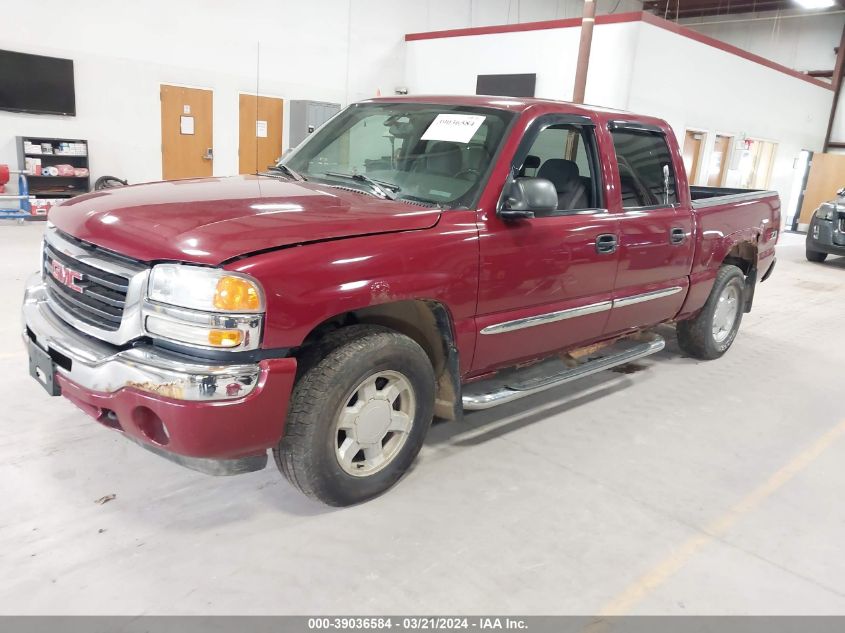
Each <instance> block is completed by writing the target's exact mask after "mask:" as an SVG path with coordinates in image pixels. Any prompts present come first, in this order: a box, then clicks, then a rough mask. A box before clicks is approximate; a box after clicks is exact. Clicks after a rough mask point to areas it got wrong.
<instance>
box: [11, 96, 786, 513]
mask: <svg viewBox="0 0 845 633" xmlns="http://www.w3.org/2000/svg"><path fill="white" fill-rule="evenodd" d="M779 226H780V203H779V200H778V197H777V194H776V193H774V192H769V191H746V190H729V189H716V188H706V187H690V186H688V183H687V178H686V175H685V170H684V166H683V161H682V157H681V153H680V151H679V149H678V145H677V142H676V140H675V135H674V134H673V133H672V130H671V129H670V128H669V126H668V125H667V124H666V123H665V122H664V121H662V120H659V119H656V118H652V117H647V116H638V115H634V114H630V113H627V112H620V111H613V110H605V109H600V108H593V107H584V106H577V105H573V104H569V103H563V102H554V101H545V100H540V99H511V98H495V97H407V98H389V99H388V98H381V99H374V100H370V101H365V102H362V103H357V104H354V105H352V106H350V107H348V108H347V109H345V110H344V111H342V112H341V113H340V114H338V115H337V116H335V117H334V118H333V119H331V120H330V121H329V122H328V123H326V124H325V125H324V126H323V127H321V128H320V129H319V130H317V131H316V132H315V133H313V134H312V135H311V136H310V137H309V138H308V139H307V140H306V142H304V143H303V144H301V145H300V146H299V147H297V148H296V149H295V150H294V151H293V152H292V153H290V154H289V155H288V156H286V157H285V158H284V159H283V160H282V161H281V162H280V163H279V164H278V165H274V166H271V167H268V169H267V171H266V172H265V173H261V174H256V175H248V176H237V177H231V178H205V179H195V180H181V181H171V182H156V183H150V184H143V185H137V186H129V187H124V188H119V189H111V190H104V191H98V192H95V193H91V194H88V195H83V196H79V197H76V198H73V199H72V200H69V201H68V202H65V203H64V204H62V205H60V206H59V207H56V208H55V209H53V210H52V212H51V214H50V222H49V224H48V226H47V229H46V232H45V236H44V243H43V254H42V269H41V270H40V271H39V272H38V273H37V274H35V275H34V276H33V277H32V278H31V279H30V280H29V281H28V284H27V289H26V294H25V298H24V302H23V320H24V324H25V329H24V340H25V343H26V345H27V347H28V350H29V357H30V371H31V374H32V375H33V376H34V377H35V378H36V379H37V380H38V381H39V382H40V383H41V384H42V385H43V386H44V387H45V388H46V389H47V391H48V392H49V393H50V394H52V395H63V396H64V397H65V398H67V399H68V400H70V401H71V402H73V403H74V404H76V405H77V406H78V407H79V408H81V409H82V410H83V411H85V412H86V413H88V414H89V415H90V416H92V417H93V418H94V419H95V420H97V421H98V422H100V423H101V424H102V425H104V426H107V427H110V428H112V429H115V430H118V431H120V432H122V433H123V434H124V435H125V436H126V437H127V438H129V439H131V440H134V441H135V442H138V443H139V444H141V445H143V446H144V447H146V448H148V449H150V450H152V451H154V452H156V453H158V454H160V455H162V456H165V457H167V458H169V459H171V460H173V461H176V462H178V463H181V464H183V465H185V466H188V467H190V468H194V469H197V470H200V471H203V472H207V473H212V474H233V473H240V472H247V471H253V470H257V469H260V468H263V467H264V466H265V465H266V463H267V460H268V452H270V451H272V454H273V456H274V458H275V461H276V464H277V465H278V467H279V469H280V470H281V471H282V473H283V474H284V475H285V476H286V477H287V479H288V480H290V482H291V483H292V484H293V485H294V486H295V487H297V488H298V489H299V490H301V491H302V492H304V493H306V494H308V495H310V496H312V497H315V498H317V499H320V500H322V501H323V502H325V503H328V504H332V505H338V506H343V505H349V504H353V503H357V502H360V501H363V500H366V499H369V498H371V497H373V496H375V495H378V494H380V493H381V492H383V491H385V490H386V489H388V488H389V487H390V486H392V485H393V484H394V483H395V482H396V481H397V480H398V479H399V478H400V477H401V476H402V474H403V473H404V472H405V471H406V470H407V469H408V468H409V466H410V465H411V462H412V461H413V460H414V458H415V456H416V455H417V453H418V452H419V450H420V447H421V446H422V443H423V440H424V438H425V435H426V432H427V430H428V428H429V426H430V424H431V422H432V419H433V418H435V417H437V418H442V419H458V418H460V417H461V415H462V414H463V411H464V410H475V409H485V408H488V407H492V406H496V405H498V404H502V403H505V402H511V401H513V400H516V399H518V398H522V397H524V396H528V395H531V394H534V393H537V392H539V391H542V390H544V389H549V388H551V387H554V386H556V385H560V384H562V383H564V382H567V381H570V380H574V379H577V378H580V377H582V376H585V375H587V374H591V373H594V372H597V371H600V370H603V369H607V368H609V367H613V366H615V365H620V364H622V363H628V362H631V361H633V360H635V359H638V358H642V357H644V356H647V355H649V354H653V353H655V352H657V351H659V350H660V349H661V348H662V347H663V345H664V340H663V339H662V338H661V337H660V336H659V335H657V334H656V333H655V332H654V331H653V326H656V325H657V324H661V323H675V324H677V328H676V329H677V337H678V341H679V343H680V347H681V348H682V350H684V351H685V352H686V353H687V354H689V355H691V356H693V357H696V358H700V359H715V358H718V357H719V356H721V355H722V354H724V353H725V352H726V351H727V350H728V348H729V347H730V346H731V344H732V343H733V341H734V337H735V336H736V335H737V330H738V329H739V325H740V321H741V319H742V316H743V313H744V312H747V311H748V310H750V309H751V305H752V300H753V297H754V292H755V289H756V287H757V284H758V282H760V281H763V280H765V279H766V277H767V276H768V275H769V274H771V272H772V268H773V266H774V263H775V243H776V242H777V238H778V229H779ZM104 458H105V457H104Z"/></svg>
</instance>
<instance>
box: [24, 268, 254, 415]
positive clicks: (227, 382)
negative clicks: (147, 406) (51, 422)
mask: <svg viewBox="0 0 845 633" xmlns="http://www.w3.org/2000/svg"><path fill="white" fill-rule="evenodd" d="M22 313H23V314H22V316H23V324H24V331H23V338H24V342H25V343H26V342H28V341H33V342H35V343H36V344H37V345H38V346H39V347H40V348H41V349H43V350H44V351H48V352H54V353H56V354H58V355H59V356H60V357H64V358H66V359H68V361H69V362H62V363H61V364H58V363H57V366H56V371H57V372H58V373H59V374H61V375H62V376H64V377H66V378H67V379H68V380H70V381H71V382H73V383H75V384H77V385H79V386H80V387H82V388H84V389H88V390H91V391H96V392H99V393H114V392H115V391H118V390H120V389H124V388H132V389H138V390H140V391H145V392H148V393H152V394H155V395H158V396H162V397H165V398H172V399H176V400H190V401H219V400H233V399H236V398H243V397H244V396H246V395H248V394H249V393H250V392H252V390H253V389H255V386H256V385H257V383H258V378H259V367H258V365H257V364H247V365H244V364H240V365H206V364H197V363H192V362H186V361H185V360H184V359H182V358H180V357H178V356H176V355H175V354H169V353H168V352H166V351H165V350H160V349H157V348H155V347H153V346H152V345H139V346H137V347H133V348H131V349H124V350H121V349H120V348H117V347H114V346H112V345H109V344H107V343H104V342H102V341H97V340H95V339H92V338H91V337H89V336H85V335H82V334H80V333H79V332H77V331H76V330H75V329H73V328H72V327H71V326H69V325H68V324H67V323H65V322H64V321H62V320H61V319H60V318H59V317H57V316H56V315H55V314H54V313H53V311H52V310H51V309H50V307H49V305H48V303H47V291H46V288H45V286H44V283H43V282H42V280H41V275H40V274H39V273H36V274H34V275H32V276H31V277H30V278H29V279H28V280H27V284H26V291H25V293H24V301H23V308H22ZM62 365H67V366H69V368H67V367H63V366H62Z"/></svg>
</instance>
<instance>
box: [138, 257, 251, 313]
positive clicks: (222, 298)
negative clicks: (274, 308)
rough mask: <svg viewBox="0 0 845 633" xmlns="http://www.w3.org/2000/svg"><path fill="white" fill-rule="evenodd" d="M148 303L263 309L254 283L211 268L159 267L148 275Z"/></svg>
mask: <svg viewBox="0 0 845 633" xmlns="http://www.w3.org/2000/svg"><path fill="white" fill-rule="evenodd" d="M148 296H149V298H150V300H151V301H158V302H159V303H166V304H168V305H173V306H179V307H182V308H190V309H192V310H207V311H209V312H252V313H258V312H262V311H263V310H264V300H263V297H262V293H261V288H259V286H258V283H257V282H255V281H253V280H251V279H249V278H248V277H246V276H245V275H238V274H233V273H229V272H226V271H223V270H217V269H214V268H201V267H199V266H180V265H178V264H160V265H158V266H156V267H155V268H153V271H152V273H150V285H149V291H148Z"/></svg>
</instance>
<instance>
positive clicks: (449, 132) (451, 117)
mask: <svg viewBox="0 0 845 633" xmlns="http://www.w3.org/2000/svg"><path fill="white" fill-rule="evenodd" d="M484 119H485V117H484V116H482V115H480V114H438V115H437V116H436V117H435V119H434V121H432V122H431V125H429V126H428V129H427V130H426V131H425V134H423V135H422V140H424V141H452V142H453V143H469V139H471V138H472V137H473V135H474V134H475V133H476V131H477V130H478V128H480V127H481V124H482V123H484Z"/></svg>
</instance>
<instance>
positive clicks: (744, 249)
mask: <svg viewBox="0 0 845 633" xmlns="http://www.w3.org/2000/svg"><path fill="white" fill-rule="evenodd" d="M725 264H733V265H734V266H736V267H737V268H739V269H740V270H741V271H742V273H743V274H744V275H745V306H744V311H745V312H751V305H752V303H753V302H754V291H755V289H756V288H757V244H755V243H754V242H737V243H736V244H734V245H733V248H731V250H730V251H728V254H727V255H726V256H725V259H724V260H723V261H722V265H725Z"/></svg>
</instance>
